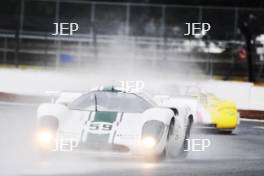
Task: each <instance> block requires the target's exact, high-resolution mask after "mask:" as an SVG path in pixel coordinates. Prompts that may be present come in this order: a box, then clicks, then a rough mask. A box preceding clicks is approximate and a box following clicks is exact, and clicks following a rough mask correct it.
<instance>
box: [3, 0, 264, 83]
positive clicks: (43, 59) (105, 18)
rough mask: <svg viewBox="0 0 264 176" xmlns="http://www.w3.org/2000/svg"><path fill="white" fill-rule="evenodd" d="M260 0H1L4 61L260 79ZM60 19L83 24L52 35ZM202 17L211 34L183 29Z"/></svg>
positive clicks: (263, 40) (263, 37)
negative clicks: (115, 65) (141, 68)
mask: <svg viewBox="0 0 264 176" xmlns="http://www.w3.org/2000/svg"><path fill="white" fill-rule="evenodd" d="M263 7H264V2H263V1H261V0H259V1H257V0H253V1H252V0H228V1H227V0H222V1H219V0H218V1H214V2H210V1H205V0H197V1H191V0H185V1H183V0H175V1H173V2H171V1H169V0H167V1H166V0H165V1H162V0H156V1H154V0H145V1H139V0H138V1H132V0H127V1H125V0H123V1H121V0H120V1H107V2H106V0H105V1H88V0H20V1H18V0H9V1H1V2H0V20H1V23H0V64H1V65H2V66H3V67H7V66H8V67H43V68H54V69H60V68H65V67H77V68H78V67H80V66H82V67H84V68H89V66H91V65H98V64H100V63H105V62H107V61H111V62H112V61H113V60H116V61H118V63H122V64H126V63H129V62H130V61H131V62H133V63H139V64H140V65H144V64H145V65H148V69H154V70H156V69H157V67H164V68H166V69H170V70H177V69H175V68H176V67H174V66H175V65H187V67H186V69H187V70H186V69H185V71H186V72H192V71H193V72H194V73H195V69H193V68H199V71H202V74H205V75H208V76H210V77H217V78H220V79H224V80H228V79H236V80H237V79H238V80H249V81H251V82H261V81H263V78H264V73H263V66H264V57H263V53H264V47H263V44H264V20H263V18H264V9H263ZM55 22H60V23H62V22H63V23H78V25H79V30H78V31H77V32H75V33H74V34H73V35H72V36H53V35H51V34H52V33H54V32H55V26H54V24H53V23H55ZM202 22H206V23H210V24H211V30H210V31H209V32H208V33H206V34H204V35H201V36H198V37H194V36H185V35H184V33H186V31H187V25H186V24H185V23H202ZM119 61H120V62H119ZM122 61H123V62H122ZM111 62H107V63H108V64H111ZM188 65H191V66H190V67H188Z"/></svg>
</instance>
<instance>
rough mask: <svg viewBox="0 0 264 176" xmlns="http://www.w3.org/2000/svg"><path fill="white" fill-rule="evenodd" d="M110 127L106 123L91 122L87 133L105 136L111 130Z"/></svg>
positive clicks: (110, 124) (109, 124)
mask: <svg viewBox="0 0 264 176" xmlns="http://www.w3.org/2000/svg"><path fill="white" fill-rule="evenodd" d="M112 126H113V125H112V123H108V122H91V123H90V124H89V125H88V127H87V128H88V132H89V133H96V134H107V133H109V132H110V131H111V130H112Z"/></svg>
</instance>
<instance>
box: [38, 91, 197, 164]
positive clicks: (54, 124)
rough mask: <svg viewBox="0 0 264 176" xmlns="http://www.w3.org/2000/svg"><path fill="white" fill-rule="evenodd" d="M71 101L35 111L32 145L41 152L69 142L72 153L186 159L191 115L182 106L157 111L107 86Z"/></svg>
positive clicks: (150, 103) (141, 96) (137, 96)
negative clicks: (95, 152)
mask: <svg viewBox="0 0 264 176" xmlns="http://www.w3.org/2000/svg"><path fill="white" fill-rule="evenodd" d="M65 95H66V94H65ZM68 97H69V96H68ZM76 97H78V98H77V99H75V98H76ZM62 99H63V98H62V97H60V98H59V99H58V100H62ZM66 99H67V98H66ZM72 99H75V100H74V101H73V102H71V103H70V104H65V103H61V102H63V101H57V102H55V103H44V104H41V105H40V106H39V108H38V112H37V118H38V130H37V135H36V139H37V140H36V141H37V144H38V147H39V148H40V149H41V151H43V150H44V151H47V150H52V148H53V147H54V145H55V144H54V142H55V141H56V143H57V142H58V141H60V142H61V141H75V143H74V144H73V145H74V147H72V149H73V151H82V150H85V151H86V150H88V151H90V150H92V151H93V150H95V151H111V152H114V151H115V152H118V153H124V154H133V155H135V156H142V157H144V158H151V159H164V158H166V157H172V158H177V157H178V158H183V157H185V156H186V154H187V152H186V151H185V150H186V149H187V147H188V146H187V140H186V139H187V138H189V135H190V130H191V125H192V121H193V115H192V114H191V113H190V111H189V108H188V107H187V106H185V105H178V106H177V107H164V106H158V105H157V103H156V102H155V101H154V100H153V99H151V98H150V97H148V96H146V95H144V94H142V93H138V94H136V93H131V92H126V91H122V90H118V89H115V88H113V87H109V88H104V89H97V90H93V91H90V92H88V93H84V94H82V95H81V96H80V95H75V96H74V95H73V94H72ZM68 101H69V99H68ZM65 145H66V144H65Z"/></svg>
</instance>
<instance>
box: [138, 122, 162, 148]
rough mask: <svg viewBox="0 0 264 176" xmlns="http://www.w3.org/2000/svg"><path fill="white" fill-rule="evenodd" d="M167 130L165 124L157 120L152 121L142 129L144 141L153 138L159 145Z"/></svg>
mask: <svg viewBox="0 0 264 176" xmlns="http://www.w3.org/2000/svg"><path fill="white" fill-rule="evenodd" d="M164 129H165V124H164V123H163V122H160V121H157V120H150V121H147V122H145V124H144V125H143V129H142V139H147V138H149V137H152V138H153V139H155V143H158V142H159V140H160V139H161V137H162V135H163V132H164Z"/></svg>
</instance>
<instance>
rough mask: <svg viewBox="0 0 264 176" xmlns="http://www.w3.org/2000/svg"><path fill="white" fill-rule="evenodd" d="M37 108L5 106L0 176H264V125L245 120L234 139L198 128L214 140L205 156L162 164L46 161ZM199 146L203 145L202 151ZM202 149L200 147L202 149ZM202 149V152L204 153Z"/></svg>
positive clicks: (80, 157) (198, 135)
mask: <svg viewBox="0 0 264 176" xmlns="http://www.w3.org/2000/svg"><path fill="white" fill-rule="evenodd" d="M36 109H37V106H35V105H23V104H17V105H13V104H3V103H0V139H1V140H0V149H1V150H0V175H1V176H2V175H3V176H5V175H25V176H28V175H40V176H48V175H56V176H63V175H67V176H75V175H76V176H77V175H79V176H87V175H88V176H89V175H91V176H141V175H142V176H156V175H162V176H176V175H177V176H207V175H208V176H220V175H223V176H227V175H232V176H238V175H239V176H240V175H243V176H255V175H256V176H263V175H264V122H252V121H241V124H240V125H239V127H238V128H237V129H236V130H235V132H234V134H232V135H226V134H221V133H218V132H217V131H215V130H205V129H200V128H195V129H193V130H192V134H191V136H192V139H206V140H210V142H211V145H210V146H209V147H207V148H205V151H192V152H189V155H188V157H187V158H186V159H185V160H166V161H163V162H160V163H155V162H153V163H151V162H145V161H142V160H138V159H134V158H133V159H132V158H119V157H108V156H102V153H101V155H100V157H99V155H98V157H97V156H96V155H91V154H85V153H82V154H80V153H74V154H71V155H69V156H64V157H57V158H52V159H49V160H45V161H43V160H40V159H39V158H38V157H37V155H36V153H35V152H34V149H33V147H32V140H31V139H32V138H33V134H34V126H35V122H36V119H35V115H36ZM196 147H197V146H196ZM196 149H197V148H196ZM199 149H200V148H199V146H198V149H197V150H199Z"/></svg>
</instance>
